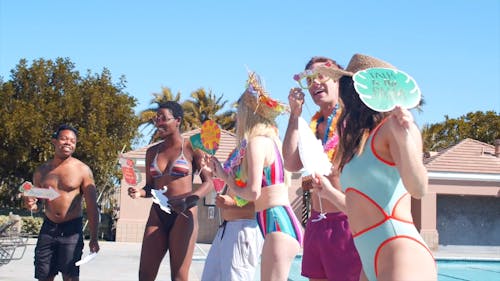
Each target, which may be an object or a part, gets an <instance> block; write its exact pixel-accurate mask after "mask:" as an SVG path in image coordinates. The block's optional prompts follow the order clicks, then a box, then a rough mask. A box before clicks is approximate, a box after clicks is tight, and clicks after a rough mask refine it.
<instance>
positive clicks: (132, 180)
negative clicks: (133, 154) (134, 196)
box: [118, 156, 141, 186]
mask: <svg viewBox="0 0 500 281" xmlns="http://www.w3.org/2000/svg"><path fill="white" fill-rule="evenodd" d="M118 163H119V164H120V166H121V169H122V174H123V179H124V180H125V182H126V183H127V184H130V185H133V186H135V185H137V184H138V183H139V182H140V181H141V173H140V172H139V170H137V168H135V162H134V160H132V159H127V158H124V157H122V156H120V159H119V160H118Z"/></svg>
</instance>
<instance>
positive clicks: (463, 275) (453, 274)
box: [288, 257, 500, 281]
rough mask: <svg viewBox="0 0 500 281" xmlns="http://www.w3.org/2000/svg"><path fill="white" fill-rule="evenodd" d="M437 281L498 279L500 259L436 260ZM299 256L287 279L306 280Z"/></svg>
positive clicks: (499, 278) (292, 280)
mask: <svg viewBox="0 0 500 281" xmlns="http://www.w3.org/2000/svg"><path fill="white" fill-rule="evenodd" d="M437 265H438V280H439V281H487V280H500V261H491V260H439V259H438V260H437ZM300 270H301V257H297V258H295V261H294V262H293V264H292V268H291V269H290V275H289V277H288V280H290V281H307V280H308V279H307V278H305V277H303V276H301V275H300Z"/></svg>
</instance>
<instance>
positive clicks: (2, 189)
mask: <svg viewBox="0 0 500 281" xmlns="http://www.w3.org/2000/svg"><path fill="white" fill-rule="evenodd" d="M124 89H125V78H124V77H121V78H120V80H119V82H118V83H113V82H112V77H111V74H110V72H109V71H108V70H107V69H103V71H102V73H100V74H97V73H96V74H91V73H90V71H88V72H87V74H86V76H84V77H82V76H81V75H80V73H79V72H78V71H76V70H75V66H74V64H73V63H72V62H71V61H70V60H69V59H68V58H65V59H63V58H57V59H56V60H55V61H52V60H44V59H37V60H34V61H33V63H32V65H31V66H28V65H27V61H26V60H25V59H21V60H20V62H19V64H18V65H17V66H16V68H15V69H13V70H11V78H10V80H8V81H4V80H3V78H0V106H1V108H2V110H0V140H1V141H0V163H2V164H1V165H0V206H1V207H13V206H16V205H17V206H20V205H21V204H20V200H19V198H18V197H17V196H16V195H17V193H18V191H17V188H18V186H19V185H20V184H21V183H22V182H23V181H25V180H30V181H31V179H32V176H33V172H34V170H35V168H36V167H38V166H39V165H41V164H42V163H43V162H46V161H48V160H49V159H51V158H52V157H53V152H54V150H53V147H52V145H51V143H50V138H51V135H52V133H53V132H54V131H55V129H56V128H57V127H58V126H59V125H60V124H62V123H66V124H70V125H72V126H74V127H75V128H77V129H78V130H79V142H78V145H77V149H76V152H75V155H74V156H75V157H76V158H78V159H80V160H82V161H83V162H85V163H86V164H88V165H89V167H90V168H91V169H92V170H93V173H94V177H95V181H96V185H97V188H98V193H99V194H100V195H102V196H101V197H102V198H104V199H105V198H108V199H110V198H112V194H113V192H114V191H115V189H116V188H115V187H116V179H117V178H118V176H119V170H118V169H117V158H118V154H119V152H120V151H121V150H122V149H123V148H126V147H130V146H131V144H132V142H133V141H134V140H135V138H136V137H137V126H138V123H139V119H138V118H137V116H135V114H134V111H133V108H134V106H135V105H136V100H135V98H133V97H131V96H129V95H128V94H127V93H125V92H124ZM13 202H14V204H13ZM101 202H102V201H101Z"/></svg>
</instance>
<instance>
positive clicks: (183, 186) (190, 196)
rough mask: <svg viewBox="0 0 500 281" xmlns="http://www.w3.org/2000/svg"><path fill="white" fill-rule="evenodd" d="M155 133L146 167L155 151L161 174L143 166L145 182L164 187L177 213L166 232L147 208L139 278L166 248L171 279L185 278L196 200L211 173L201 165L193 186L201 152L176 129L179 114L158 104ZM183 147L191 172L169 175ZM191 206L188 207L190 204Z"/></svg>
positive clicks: (154, 268) (135, 194)
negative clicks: (198, 183) (199, 181)
mask: <svg viewBox="0 0 500 281" xmlns="http://www.w3.org/2000/svg"><path fill="white" fill-rule="evenodd" d="M154 122H155V125H156V128H157V129H158V136H159V137H160V139H162V140H163V141H162V142H160V143H158V144H156V145H154V146H151V147H150V148H148V150H147V151H146V167H150V166H151V163H152V162H153V160H154V158H155V156H156V154H157V153H158V156H157V160H156V161H157V164H158V167H159V169H160V170H161V171H165V172H164V173H163V175H162V176H160V177H158V178H153V176H152V175H151V173H150V171H149V169H146V184H147V185H149V186H151V187H152V188H155V189H163V188H164V187H168V189H167V191H166V192H165V195H166V196H167V197H168V199H169V204H170V205H171V207H172V209H173V210H174V211H175V212H176V213H177V214H180V215H179V216H177V218H176V219H175V223H174V225H173V226H172V227H171V229H170V231H169V233H167V232H166V230H165V228H164V227H161V222H160V221H159V220H160V218H159V217H158V215H157V214H156V212H154V211H151V212H150V215H149V219H148V222H147V225H146V229H145V232H144V238H143V243H142V250H141V261H140V266H139V267H140V268H139V280H141V281H144V280H155V278H156V275H157V273H158V269H159V267H160V264H161V261H162V259H163V257H164V256H165V254H166V253H167V251H168V252H169V256H170V272H171V279H172V280H188V279H189V268H190V266H191V260H192V259H191V258H192V256H193V253H194V247H195V242H196V238H197V236H198V216H197V214H198V212H197V207H196V202H197V200H198V199H199V198H201V197H204V196H205V195H206V194H207V193H208V192H209V190H210V189H211V188H212V184H211V181H210V180H209V179H210V177H211V175H210V173H209V172H208V171H207V169H204V168H202V169H201V173H200V177H201V179H202V181H203V183H202V184H201V186H200V187H199V188H198V189H196V190H194V189H193V173H197V171H198V170H199V169H200V167H204V166H205V164H204V153H202V152H201V151H200V150H196V151H195V150H193V148H192V147H191V143H190V142H189V140H185V139H183V137H182V135H181V132H180V125H181V118H175V117H174V116H173V114H172V112H171V111H170V109H167V108H159V109H158V110H157V115H156V117H155V119H154ZM181 150H183V153H184V156H185V159H186V160H188V162H190V163H191V164H192V168H191V174H189V175H186V176H182V177H178V176H171V175H170V174H169V173H168V172H167V170H168V168H167V167H170V165H171V164H172V163H173V162H174V161H175V160H176V159H177V158H178V157H179V155H180V153H181ZM128 193H129V196H130V197H131V198H133V199H136V198H139V197H145V196H146V192H145V190H144V189H142V188H140V187H130V188H129V189H128ZM191 203H192V204H194V205H195V206H194V207H191V208H188V207H189V206H188V205H190V204H191Z"/></svg>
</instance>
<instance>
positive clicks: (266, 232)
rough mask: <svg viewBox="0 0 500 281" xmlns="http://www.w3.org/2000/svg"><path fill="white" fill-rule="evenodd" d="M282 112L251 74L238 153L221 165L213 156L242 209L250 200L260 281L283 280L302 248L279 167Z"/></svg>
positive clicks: (244, 96)
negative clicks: (258, 240) (260, 241)
mask: <svg viewBox="0 0 500 281" xmlns="http://www.w3.org/2000/svg"><path fill="white" fill-rule="evenodd" d="M286 109H287V107H286V106H285V105H284V104H282V103H280V102H278V101H276V100H274V99H272V98H271V97H270V96H269V95H268V94H267V93H266V92H265V90H264V88H263V87H262V85H261V83H260V81H259V78H258V76H257V75H256V74H255V73H250V74H249V79H248V87H247V89H246V91H245V92H244V93H243V94H242V96H241V97H240V99H239V101H238V112H237V121H236V135H237V137H238V139H239V141H240V144H239V146H238V147H237V149H236V150H235V151H234V152H233V153H232V154H231V155H230V157H229V158H228V160H227V161H226V162H225V163H224V165H221V164H220V163H219V162H218V161H217V159H216V158H215V157H212V158H211V159H212V162H211V163H212V169H213V171H214V173H215V174H216V175H217V176H218V177H219V178H222V179H224V181H225V182H226V183H227V184H228V186H229V188H230V189H231V190H232V191H233V192H234V193H235V194H237V195H238V197H237V202H238V204H239V205H244V204H245V202H247V201H254V203H255V211H256V218H257V223H258V224H259V228H260V230H261V232H262V234H263V236H264V245H263V248H262V257H261V280H287V277H288V273H289V270H290V266H291V264H292V261H293V259H294V258H295V256H296V255H297V254H298V252H299V250H300V246H301V245H302V228H301V226H300V223H299V221H298V219H297V217H296V216H295V214H294V212H293V210H292V208H291V206H290V201H289V199H288V187H289V183H288V181H289V174H288V173H286V172H285V169H284V168H283V159H282V154H281V142H280V140H279V137H278V129H277V128H276V122H275V118H276V117H277V116H278V115H279V114H281V113H283V112H284V111H285V110H286Z"/></svg>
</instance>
